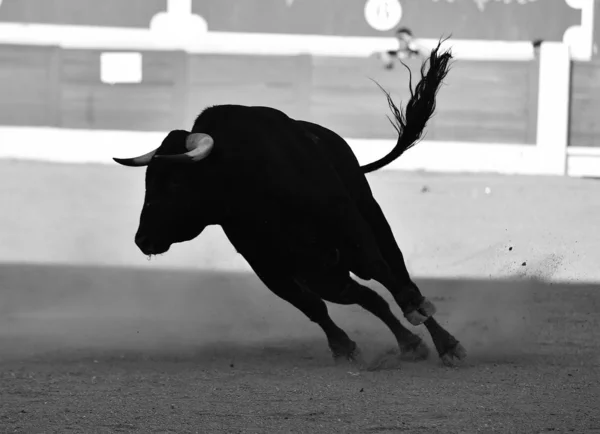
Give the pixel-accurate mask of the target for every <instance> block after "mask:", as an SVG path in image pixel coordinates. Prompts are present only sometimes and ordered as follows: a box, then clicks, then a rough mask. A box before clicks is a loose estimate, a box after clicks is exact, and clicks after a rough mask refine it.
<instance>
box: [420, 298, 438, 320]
mask: <svg viewBox="0 0 600 434" xmlns="http://www.w3.org/2000/svg"><path fill="white" fill-rule="evenodd" d="M418 311H419V313H421V315H425V316H426V317H427V318H429V317H430V316H433V315H435V313H436V312H437V308H436V307H435V304H433V303H432V302H431V301H429V299H427V298H425V299H423V302H422V303H421V305H420V306H419V309H418Z"/></svg>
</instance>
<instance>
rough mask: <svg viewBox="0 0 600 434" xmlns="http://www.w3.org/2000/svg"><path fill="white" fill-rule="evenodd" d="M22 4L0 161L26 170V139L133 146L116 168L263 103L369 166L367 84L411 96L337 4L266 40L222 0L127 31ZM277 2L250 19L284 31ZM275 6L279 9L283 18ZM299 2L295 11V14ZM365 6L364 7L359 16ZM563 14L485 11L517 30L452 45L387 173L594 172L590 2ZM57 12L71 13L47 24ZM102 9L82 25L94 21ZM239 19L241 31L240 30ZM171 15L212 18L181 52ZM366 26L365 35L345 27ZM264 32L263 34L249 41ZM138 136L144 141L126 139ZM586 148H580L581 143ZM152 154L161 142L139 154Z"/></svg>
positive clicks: (7, 31)
mask: <svg viewBox="0 0 600 434" xmlns="http://www.w3.org/2000/svg"><path fill="white" fill-rule="evenodd" d="M32 1H33V0H31V1H23V2H21V3H18V4H17V3H16V2H14V1H10V0H5V1H4V3H3V4H2V7H1V8H0V18H1V19H0V21H4V23H3V24H0V30H1V31H0V43H2V42H4V44H2V45H0V61H1V62H2V63H3V64H5V65H10V68H3V69H2V70H0V74H2V77H1V78H2V81H1V83H0V92H2V95H3V96H5V98H3V100H2V101H0V125H3V126H2V127H0V143H1V147H0V155H3V156H5V157H21V156H23V155H25V154H26V155H29V156H31V155H34V154H33V152H32V150H34V149H37V148H39V147H40V146H41V145H40V144H39V143H35V142H33V140H31V141H30V139H26V140H27V142H26V146H27V147H28V151H24V150H23V147H24V144H23V139H21V140H19V141H16V142H13V141H12V140H13V138H14V137H15V135H17V136H19V137H28V138H33V137H39V136H41V135H43V134H46V133H48V132H49V131H52V136H53V137H56V141H55V142H52V150H53V154H54V155H55V156H57V157H55V158H59V159H60V158H62V159H70V160H71V159H72V158H71V157H67V156H63V157H58V156H59V155H65V154H66V152H67V150H72V149H73V148H74V147H75V146H77V145H76V144H74V143H68V141H69V140H70V138H72V137H75V136H77V137H81V134H83V133H84V132H85V133H86V134H88V135H89V137H88V138H87V140H82V142H83V143H92V142H96V140H95V139H94V138H92V137H91V135H92V134H96V133H97V132H98V131H101V130H102V131H104V132H105V133H106V134H108V135H110V136H111V137H113V139H114V140H117V141H118V140H123V139H124V137H127V138H129V142H125V141H121V142H120V143H122V147H120V148H119V149H118V150H119V153H120V155H125V154H128V153H129V151H131V150H133V146H132V145H130V143H131V142H132V141H133V142H136V143H140V142H141V141H142V140H143V138H145V137H146V136H145V135H144V134H142V132H147V131H154V132H157V133H161V134H164V132H166V131H168V130H170V129H173V128H182V127H183V128H185V127H189V124H190V122H191V121H192V119H193V118H194V116H195V115H196V114H197V113H198V112H199V111H200V110H201V109H202V108H203V107H205V106H206V105H210V104H216V103H223V102H227V103H241V104H256V105H272V106H275V107H278V108H280V109H282V110H284V111H286V112H287V113H289V114H290V115H291V116H294V117H298V118H303V119H308V120H312V121H315V122H320V123H323V124H324V125H327V126H329V127H330V128H332V129H334V130H336V131H337V132H339V133H340V134H341V135H343V136H344V137H346V138H347V139H348V140H349V142H350V143H351V145H352V146H353V148H354V149H355V152H356V153H357V154H358V155H359V159H361V158H362V159H369V160H370V159H374V158H377V156H379V155H381V154H383V153H384V152H385V150H386V149H388V147H390V146H392V145H393V142H394V130H393V129H392V128H391V126H390V125H389V124H388V121H387V119H386V117H385V115H386V114H387V113H388V109H387V106H386V104H385V98H383V95H382V94H381V92H380V91H379V89H378V88H377V87H376V86H375V85H374V83H372V82H371V81H370V80H369V78H373V79H376V80H377V81H378V82H379V83H381V84H382V85H383V86H384V87H385V88H386V89H388V90H390V91H391V93H392V96H393V97H394V98H395V100H396V101H398V102H400V101H406V99H407V96H408V93H407V81H408V76H407V73H406V71H405V70H404V69H403V68H401V67H398V68H395V69H394V70H392V71H388V70H385V69H384V68H382V66H381V63H380V61H379V60H378V59H377V57H376V56H375V55H374V53H377V52H380V51H382V50H385V49H388V48H391V47H393V43H394V41H393V38H391V37H389V35H390V34H391V32H390V31H387V32H386V31H380V30H378V31H374V29H373V28H372V26H370V27H369V26H367V27H368V29H369V30H368V31H366V30H364V27H365V25H366V24H365V19H364V16H362V15H360V14H362V13H363V6H364V1H362V0H361V1H358V0H352V1H351V2H346V3H344V5H345V8H346V9H345V10H344V12H345V13H346V15H345V16H346V18H345V21H344V20H342V21H341V22H337V21H335V20H334V21H331V20H330V21H328V23H329V24H327V23H321V24H319V25H317V27H315V28H311V27H302V26H308V24H307V23H309V22H310V20H307V19H304V20H298V22H300V23H301V24H302V26H300V27H299V28H298V29H296V34H283V33H282V30H281V29H282V28H279V27H277V28H273V29H271V28H265V27H264V25H265V24H264V23H263V21H264V19H263V17H262V16H260V14H248V13H242V12H243V11H244V10H246V9H244V8H246V7H247V6H248V5H246V6H244V7H242V6H239V5H238V6H236V8H234V9H235V11H237V12H236V14H237V15H236V14H233V15H232V16H231V17H230V18H227V14H223V10H222V7H221V6H222V5H221V3H219V2H213V1H209V2H201V3H202V4H200V3H198V2H192V1H190V0H169V1H166V3H167V4H166V9H167V12H168V13H165V12H164V11H161V9H162V8H164V6H165V5H162V6H161V4H160V2H131V3H130V4H129V6H128V7H127V8H125V9H123V11H122V14H121V15H122V16H121V17H120V18H119V20H121V21H115V19H116V18H111V17H112V16H113V15H115V14H114V13H113V12H112V11H114V8H112V9H111V6H110V4H108V3H107V4H106V5H105V6H102V7H101V8H100V9H98V8H99V7H100V6H98V4H95V6H94V5H92V6H90V8H91V9H89V10H87V9H86V10H87V12H85V11H83V9H82V11H83V12H81V13H80V14H79V15H78V14H76V13H74V12H72V11H73V8H75V5H74V4H71V3H72V2H71V3H69V1H66V0H63V1H58V0H55V1H54V0H53V2H49V3H48V7H47V8H37V9H36V8H35V7H34V6H33V4H34V3H32ZM50 3H53V4H54V6H51V5H50ZM55 3H56V4H55ZM59 3H60V4H59ZM276 3H277V4H275V3H274V4H273V5H270V6H269V7H268V8H266V7H263V8H262V9H261V8H259V7H258V5H255V6H256V8H258V9H259V10H263V12H265V11H266V12H265V16H267V17H272V18H273V17H274V18H277V20H278V21H277V22H278V23H281V22H284V21H285V20H286V19H289V14H290V13H292V12H294V11H295V12H297V13H298V14H300V15H298V16H302V13H304V12H302V11H303V10H304V9H302V10H301V9H297V8H300V7H301V6H300V2H298V3H297V4H295V3H294V2H293V1H292V2H289V1H286V2H276ZM279 3H287V6H286V8H283V9H282V6H281V4H279ZM290 3H291V4H290ZM309 3H310V4H312V3H311V2H302V5H303V6H302V8H305V7H307V5H308V4H309ZM359 3H360V4H361V5H363V6H361V7H358V6H360V5H359ZM437 3H438V2H432V3H431V4H430V3H429V2H428V3H427V5H428V6H427V7H428V8H434V9H432V10H431V11H430V12H431V14H435V13H437V12H440V11H441V9H439V8H442V9H444V11H445V13H446V17H447V18H448V22H453V23H457V22H459V21H458V20H457V19H455V20H452V19H450V18H452V14H453V13H458V14H459V15H460V16H462V17H463V18H464V17H467V18H468V17H470V15H469V14H472V13H474V12H473V11H474V10H475V9H473V5H470V6H469V8H468V10H467V9H465V10H458V12H456V11H457V9H456V8H454V9H453V8H452V7H450V6H449V5H447V4H445V3H444V2H439V4H437ZM475 3H476V4H479V3H481V2H475ZM566 3H569V5H567V6H565V4H566ZM566 3H565V2H563V1H562V0H560V1H559V0H552V1H551V2H547V3H544V4H545V5H546V6H544V7H550V6H551V7H550V9H548V11H546V12H547V13H549V12H552V15H551V16H552V17H553V19H552V20H548V19H547V17H548V15H546V20H547V21H549V23H550V24H551V25H548V26H545V27H544V26H537V27H536V26H534V25H528V26H524V25H522V24H523V22H525V23H529V24H531V23H534V24H535V23H537V24H539V20H537V19H536V20H533V18H532V17H529V18H527V16H529V15H528V14H530V13H533V12H535V11H534V9H536V8H538V7H539V4H538V5H537V6H536V5H534V4H531V5H529V6H528V7H527V8H525V7H523V8H520V7H517V5H516V4H515V5H513V6H511V7H507V8H502V7H500V6H499V5H497V4H496V3H494V2H491V3H489V4H487V3H485V2H483V3H481V5H480V6H483V8H481V7H480V9H481V10H480V11H479V12H478V13H479V15H478V16H477V17H478V18H479V19H480V20H483V21H484V22H485V21H486V20H491V19H492V18H493V17H496V18H495V19H496V21H495V22H496V24H498V23H500V24H501V23H502V22H504V21H507V20H508V21H507V22H509V21H510V20H511V19H512V18H515V17H517V15H518V16H521V18H520V20H521V21H523V22H521V21H519V20H517V21H515V22H516V23H517V24H515V25H514V26H513V25H511V26H512V27H510V28H507V27H506V26H504V27H502V26H500V25H499V24H498V25H497V26H496V27H494V28H504V29H505V30H507V29H508V30H510V31H509V32H507V33H506V35H508V36H507V37H506V38H505V39H504V40H498V39H497V38H499V37H500V36H499V35H495V34H492V33H490V34H485V35H483V37H484V39H473V36H474V35H471V34H469V33H468V31H467V30H468V29H467V28H466V27H465V28H463V27H460V26H459V28H457V29H458V33H459V34H460V35H461V36H462V37H464V38H466V39H452V40H451V41H450V42H448V43H447V44H446V45H451V46H452V48H453V52H454V54H455V58H456V60H457V62H456V63H455V64H454V68H453V70H452V72H451V74H450V75H449V77H448V79H447V80H446V84H447V86H445V87H443V88H442V90H441V92H440V94H439V103H438V110H437V114H436V116H435V117H434V119H433V120H432V121H431V122H430V124H429V126H428V131H427V135H426V138H425V141H424V142H423V143H422V144H420V145H419V146H418V147H416V148H414V149H413V150H411V151H410V152H409V153H407V155H406V156H405V157H403V159H402V161H399V162H397V163H395V164H394V165H392V166H391V167H390V168H404V169H425V170H444V171H464V170H467V171H497V172H502V173H532V174H533V173H540V174H559V175H562V174H565V173H568V174H571V175H579V176H581V175H597V174H598V173H600V170H599V169H597V168H596V166H597V158H596V157H597V153H596V152H595V151H596V150H597V149H596V148H595V147H594V146H593V134H594V125H595V124H594V123H593V122H588V121H586V119H588V118H592V117H593V114H592V112H590V110H589V107H590V104H591V105H592V106H593V101H595V96H594V91H593V90H592V91H591V92H586V91H585V90H584V89H586V86H587V84H586V83H589V82H593V74H594V73H593V71H594V68H595V63H594V62H591V63H590V62H589V60H590V58H591V57H592V52H593V50H592V49H591V45H590V44H591V37H589V38H587V36H590V35H591V33H590V26H591V25H592V24H593V19H594V14H593V2H589V1H587V0H585V1H580V2H571V1H569V2H566ZM78 4H81V3H78ZM236 4H237V3H236ZM269 4H270V3H269ZM416 4H418V5H419V8H420V9H419V10H422V9H423V7H424V6H423V5H424V3H423V2H419V3H416V2H414V1H412V2H411V1H405V2H403V5H404V15H405V16H407V17H410V16H413V15H414V14H415V10H416V9H414V8H415V5H416ZM435 4H437V6H436V5H435ZM182 5H183V6H182ZM219 5H221V6H219ZM548 5H550V6H548ZM263 6H264V4H263ZM313 6H314V5H313ZM463 6H464V2H463ZM463 6H461V7H463ZM182 7H183V8H184V9H185V8H188V9H189V10H187V11H184V10H182V9H181V8H182ZM232 7H233V6H232ZM464 7H466V6H464ZM464 7H463V9H464ZM57 8H58V10H63V12H65V13H64V14H57V13H56V10H57ZM61 8H62V9H61ZM94 8H95V9H94ZM177 8H179V9H177ZM206 8H208V9H206ZM240 8H241V9H240ZM294 8H296V9H294ZM435 8H438V9H439V10H438V9H435ZM498 8H499V9H498ZM561 8H562V9H561ZM565 8H566V9H565ZM577 8H579V9H580V10H578V9H577ZM75 9H77V8H75ZM96 9H98V10H97V11H96V12H95V13H94V14H93V15H94V17H92V16H91V15H90V13H89V11H90V10H96ZM313 9H314V7H313ZM326 9H327V8H326ZM426 9H427V8H426ZM563 9H564V11H563ZM311 10H312V9H311ZM536 10H537V9H536ZM66 11H71V12H68V13H67V12H66ZM523 11H526V13H525V17H523V16H522V15H523ZM561 11H562V12H561ZM573 11H575V12H576V13H575V12H573ZM190 12H191V13H193V14H196V15H190ZM325 12H327V13H329V12H331V11H329V9H327V11H325ZM325 12H324V13H325ZM358 12H360V14H358ZM500 12H501V13H500ZM538 12H539V11H538ZM273 14H274V15H273ZM357 14H358V15H357ZM411 14H413V15H411ZM431 14H430V15H431ZM511 14H512V15H511ZM514 14H517V15H514ZM519 14H520V15H519ZM325 15H326V14H325ZM334 15H335V14H334ZM140 16H143V17H144V20H147V19H148V16H152V18H151V19H150V23H149V27H144V26H143V25H142V21H136V20H137V19H138V18H136V17H140ZM241 16H245V17H246V18H247V19H246V20H245V21H244V20H240V19H238V18H239V17H241ZM57 17H59V18H57ZM86 17H87V18H86ZM128 17H129V18H128ZM157 17H158V18H160V19H158V18H157ZM169 17H171V18H173V17H175V18H177V20H179V21H177V23H179V24H181V23H186V22H190V21H189V20H190V19H191V18H190V17H194V19H196V18H197V19H198V20H200V21H198V20H196V21H193V20H192V21H193V24H194V26H195V27H194V29H196V30H197V29H198V28H199V27H202V26H201V25H200V26H199V25H198V24H199V23H200V24H201V23H202V20H205V19H206V20H207V21H208V22H209V23H210V27H211V31H209V32H207V33H201V34H198V33H194V32H195V31H196V30H194V31H191V33H190V32H189V31H187V30H186V27H185V26H181V27H180V29H182V31H181V32H178V33H177V34H179V33H181V34H182V35H183V37H182V38H171V37H167V36H168V35H172V33H169V32H165V28H162V30H161V28H160V27H161V25H162V26H163V27H164V26H165V24H164V23H169V22H170V21H169V19H166V18H169ZM236 17H237V18H236ZM477 17H471V18H473V19H471V20H470V21H474V19H475V18H477ZM511 17H512V18H511ZM557 17H558V18H557ZM134 18H135V19H134ZM296 18H297V16H296ZM590 19H591V20H592V21H590ZM19 20H27V21H28V23H27V24H24V23H23V22H21V21H19ZM57 20H58V21H57ZM90 20H96V21H94V22H91V21H90ZM161 20H162V21H161ZM186 20H187V21H186ZM236 20H237V21H236ZM261 20H262V21H261ZM353 20H354V21H353ZM360 20H362V21H361V22H362V24H361V25H360V26H358V25H356V26H352V25H350V24H352V23H353V22H358V21H360ZM503 20H504V21H503ZM532 20H533V21H532ZM578 20H579V21H578ZM317 21H318V20H317ZM467 21H469V20H467ZM513 21H514V20H513ZM411 22H413V23H414V24H415V29H419V31H420V32H421V34H423V35H424V36H425V37H424V38H421V39H420V40H419V42H420V43H421V44H422V45H424V46H432V45H433V44H434V43H435V42H436V40H435V39H434V38H432V36H433V35H432V34H430V33H431V32H432V31H433V30H432V29H431V28H429V27H427V26H426V25H425V24H423V22H424V21H423V20H419V19H416V18H415V16H413V19H412V21H411ZM160 23H163V24H161V25H158V24H160ZM261 23H263V24H261ZM332 23H334V24H332ZM335 23H337V24H335ZM519 23H520V24H519ZM590 23H592V24H590ZM537 24H536V25H537ZM90 25H94V26H97V27H90ZM170 25H173V22H171V24H170ZM315 25H316V24H315ZM112 26H120V27H112ZM231 26H233V27H231ZM244 26H246V27H244ZM328 26H329V27H328ZM442 27H443V26H442ZM212 28H214V29H216V31H213V30H212ZM565 28H566V30H565ZM166 29H167V30H168V29H169V25H166ZM232 29H233V30H235V31H233V32H232V31H231V30H232ZM261 29H263V30H262V31H265V29H266V30H269V31H271V32H272V33H270V34H265V33H259V31H261ZM311 29H312V30H311ZM361 29H362V30H361ZM440 29H441V27H440ZM536 29H537V30H536ZM544 29H546V30H544ZM171 30H172V27H171ZM188 30H189V29H188ZM563 30H564V35H563ZM241 31H245V32H246V33H241ZM544 32H546V33H544ZM480 33H481V32H480ZM573 35H575V36H573ZM187 36H190V37H187ZM537 36H541V37H545V38H546V40H547V41H548V42H544V43H543V44H542V46H541V49H540V50H539V52H537V53H536V52H534V50H533V47H532V46H531V41H530V40H526V39H527V38H530V37H537ZM438 37H439V33H438ZM428 38H429V39H428ZM586 38H587V39H586ZM588 40H589V41H588ZM585 41H588V42H589V43H590V44H587V42H585ZM8 42H11V43H10V44H9V43H8ZM586 44H587V45H586ZM588 45H589V46H588ZM123 51H125V52H132V53H139V55H140V56H141V59H142V60H141V63H142V66H141V73H142V76H143V78H142V79H141V81H140V82H139V83H129V84H122V83H119V84H114V83H104V82H102V80H101V69H102V61H101V59H102V56H103V54H104V53H111V52H113V53H114V52H123ZM573 59H575V60H576V61H575V62H574V63H573V62H572V61H573ZM577 59H579V60H577ZM410 66H411V67H412V70H413V72H416V70H417V67H418V66H419V65H418V63H417V62H410ZM571 69H572V70H571ZM571 83H573V84H571ZM571 97H573V101H572V103H571ZM582 112H583V113H584V115H580V113H582ZM586 116H587V117H586ZM571 119H576V121H573V122H571V121H570V120H571ZM570 122H571V123H570ZM137 132H139V134H140V135H139V136H137V138H136V139H135V140H133V139H132V138H133V137H134V136H136V134H138V133H137ZM157 136H158V135H157ZM584 142H585V143H587V145H581V143H584ZM46 143H48V142H46ZM568 145H571V146H568ZM45 146H48V145H45ZM78 146H82V147H83V148H82V152H79V153H78V154H81V155H88V154H89V155H90V156H89V157H82V158H84V160H86V161H89V160H90V159H91V160H94V158H95V159H96V160H95V161H100V162H106V163H110V162H111V160H110V158H109V156H108V155H107V154H108V153H107V152H106V153H105V154H104V155H103V156H102V157H100V156H99V155H98V154H97V153H95V152H92V151H90V150H84V149H86V148H87V147H86V145H78ZM155 146H156V141H154V142H152V143H148V144H147V148H146V149H150V148H153V147H155ZM104 149H105V150H106V151H107V150H108V148H104ZM39 152H42V154H46V153H47V152H44V151H41V150H40V151H39ZM42 154H38V155H42ZM92 155H94V157H92Z"/></svg>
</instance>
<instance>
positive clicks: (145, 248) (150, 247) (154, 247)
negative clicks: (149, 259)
mask: <svg viewBox="0 0 600 434" xmlns="http://www.w3.org/2000/svg"><path fill="white" fill-rule="evenodd" d="M135 244H136V245H137V246H138V247H139V249H140V250H141V251H142V253H143V254H144V255H160V254H162V253H165V252H166V251H167V250H169V245H168V244H167V245H163V244H160V243H159V244H157V243H154V242H152V241H151V240H149V239H148V237H146V236H144V235H139V234H138V235H136V236H135Z"/></svg>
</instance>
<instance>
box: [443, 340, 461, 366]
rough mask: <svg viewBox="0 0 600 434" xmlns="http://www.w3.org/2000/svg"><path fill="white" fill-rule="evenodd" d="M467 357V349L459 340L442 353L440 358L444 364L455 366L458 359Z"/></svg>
mask: <svg viewBox="0 0 600 434" xmlns="http://www.w3.org/2000/svg"><path fill="white" fill-rule="evenodd" d="M466 358H467V350H465V347H463V346H462V345H461V344H460V343H459V342H457V343H456V345H454V346H453V347H452V348H450V349H449V350H447V351H446V352H445V353H444V354H440V359H441V360H442V363H443V364H444V366H448V367H453V366H456V361H463V360H465V359H466Z"/></svg>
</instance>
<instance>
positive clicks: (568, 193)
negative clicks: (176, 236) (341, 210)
mask: <svg viewBox="0 0 600 434" xmlns="http://www.w3.org/2000/svg"><path fill="white" fill-rule="evenodd" d="M142 178H143V170H142V171H139V170H135V169H129V170H128V169H125V168H121V167H115V166H102V165H86V166H78V165H66V164H47V163H37V162H15V161H1V162H0V204H1V211H0V433H4V432H6V433H13V432H19V433H46V432H47V433H79V432H81V433H114V432H139V433H164V432H173V433H220V432H223V433H236V432H240V433H247V432H257V433H394V432H405V433H478V432H481V433H491V432H499V433H539V432H560V433H562V432H573V433H600V410H598V409H599V408H600V384H599V380H600V291H599V290H600V288H599V285H598V282H600V267H599V266H598V264H599V263H600V253H599V249H598V246H599V245H600V224H599V222H600V194H599V193H600V182H598V181H594V180H577V179H561V178H550V177H502V176H491V175H439V174H420V173H391V172H381V173H377V174H374V175H369V180H370V182H371V185H372V187H373V190H374V193H375V195H376V197H377V199H378V200H379V201H380V203H381V205H382V207H383V208H384V211H385V212H386V214H387V216H388V219H389V220H390V223H391V225H392V226H393V228H394V231H395V233H396V236H397V239H398V241H399V244H400V246H401V248H402V249H403V250H404V252H405V254H406V256H407V259H408V263H409V268H410V269H411V271H412V272H413V274H414V275H415V276H417V278H416V280H417V282H418V283H419V284H420V286H421V288H422V291H423V292H424V293H425V294H426V295H428V296H429V297H430V298H432V299H433V300H434V301H435V302H436V303H437V305H438V310H439V314H438V315H437V317H438V319H439V320H440V322H441V323H442V324H443V325H444V326H445V327H447V328H448V330H449V331H450V332H451V333H453V334H454V335H455V336H456V337H457V338H458V339H459V340H460V341H461V342H462V343H463V345H464V346H465V347H466V349H467V351H468V352H469V357H468V360H467V361H466V362H465V363H463V364H461V365H460V366H458V367H456V368H445V367H443V366H441V364H440V363H439V361H438V359H437V357H435V356H434V357H433V358H432V359H431V360H428V361H425V362H420V363H406V362H404V363H398V362H397V361H395V360H394V358H393V356H387V357H384V358H383V359H382V355H384V354H385V353H386V352H387V351H388V350H390V349H393V347H394V341H393V337H392V335H391V333H390V332H389V331H388V330H387V329H386V328H385V326H384V325H383V324H382V323H380V322H379V320H377V319H376V318H374V317H373V316H371V315H370V314H368V313H366V312H364V311H362V310H361V309H360V308H358V307H342V306H333V305H330V306H331V309H330V310H331V312H332V317H333V318H334V320H335V321H336V322H338V324H339V325H340V326H341V327H342V328H344V329H345V330H346V331H347V332H348V333H349V334H350V335H351V337H352V338H353V339H354V340H356V341H357V343H358V344H359V345H360V346H361V348H362V349H363V352H364V353H365V356H366V359H367V361H369V362H371V363H372V366H378V369H376V370H363V371H358V370H357V369H355V368H353V367H350V366H334V364H333V361H332V359H331V357H330V355H329V353H328V350H327V345H326V342H325V339H324V336H323V335H322V333H321V331H320V330H319V329H318V327H317V326H316V325H314V324H312V323H310V322H309V321H308V320H307V319H306V318H305V317H304V316H303V315H302V314H301V313H300V312H299V311H297V310H296V309H295V308H293V307H291V306H290V305H288V304H287V303H285V302H283V301H282V300H280V299H278V298H277V297H276V296H274V295H272V294H271V293H270V292H269V291H268V290H267V289H266V288H264V287H263V286H262V284H261V283H260V282H259V281H258V279H257V278H256V277H255V276H253V275H252V274H251V273H248V272H247V270H246V269H245V268H244V265H243V261H241V260H240V259H239V258H238V257H236V256H235V252H234V251H233V250H232V249H231V248H230V247H229V246H228V245H227V243H226V242H225V241H224V240H223V237H222V235H221V234H220V233H219V231H218V230H216V231H213V232H210V233H207V234H203V235H202V236H201V237H199V238H198V239H197V240H195V241H194V242H192V243H189V244H187V245H182V246H176V247H175V248H173V251H172V252H171V253H169V254H167V255H165V256H164V257H159V258H156V259H155V260H152V261H150V262H148V261H146V259H145V258H144V257H143V256H142V254H141V253H140V252H139V251H137V250H136V248H135V246H134V245H133V233H134V232H135V229H136V227H137V219H138V216H139V209H140V206H141V202H142V188H143V186H142V182H143V181H142ZM486 188H488V189H489V190H487V192H486ZM371 286H372V287H373V288H374V289H376V290H377V291H378V292H379V293H380V294H382V295H384V296H385V298H386V299H388V300H391V298H390V297H389V296H388V294H387V292H386V291H385V290H384V289H383V288H381V287H380V286H378V285H377V284H372V285H371ZM394 311H395V312H396V313H399V309H398V308H397V307H395V309H394ZM417 330H419V331H421V329H420V328H418V329H417ZM421 333H422V331H421ZM381 360H383V361H382V362H381V364H379V365H377V363H379V362H380V361H381Z"/></svg>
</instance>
